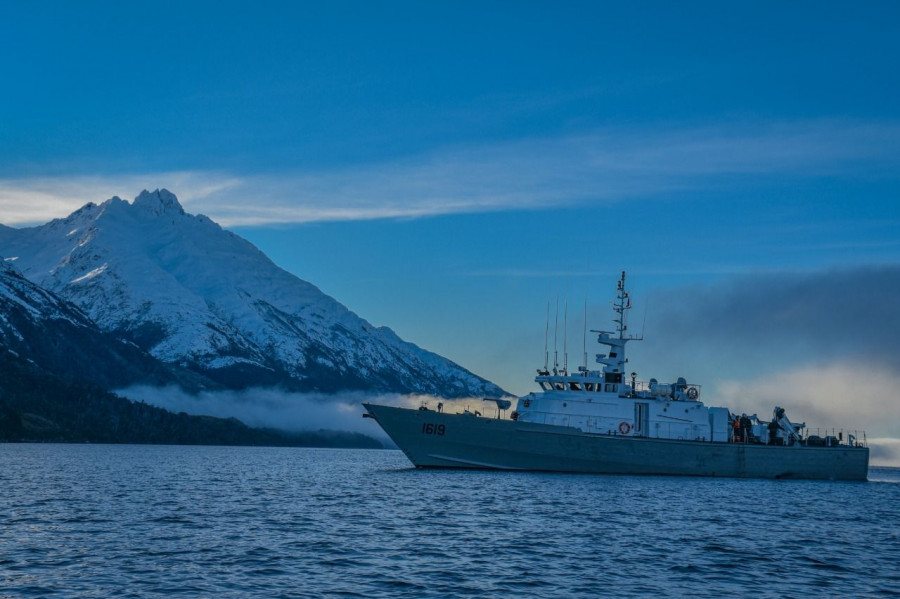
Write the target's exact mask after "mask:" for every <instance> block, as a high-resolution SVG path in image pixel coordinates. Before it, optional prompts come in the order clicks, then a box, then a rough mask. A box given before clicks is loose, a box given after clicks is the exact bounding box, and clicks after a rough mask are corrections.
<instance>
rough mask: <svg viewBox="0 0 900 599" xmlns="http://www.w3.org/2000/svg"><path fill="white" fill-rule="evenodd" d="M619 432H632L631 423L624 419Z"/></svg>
mask: <svg viewBox="0 0 900 599" xmlns="http://www.w3.org/2000/svg"><path fill="white" fill-rule="evenodd" d="M619 432H620V433H622V434H623V435H627V434H628V433H630V432H631V425H630V424H628V423H627V422H625V421H624V420H623V421H622V424H620V425H619Z"/></svg>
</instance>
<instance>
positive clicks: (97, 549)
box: [0, 445, 900, 598]
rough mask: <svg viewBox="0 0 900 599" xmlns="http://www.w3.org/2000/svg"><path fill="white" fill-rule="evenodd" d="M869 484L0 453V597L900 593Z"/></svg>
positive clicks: (898, 534)
mask: <svg viewBox="0 0 900 599" xmlns="http://www.w3.org/2000/svg"><path fill="white" fill-rule="evenodd" d="M870 479H871V480H870V482H867V483H845V482H812V481H809V482H806V481H756V480H728V479H690V478H668V477H636V476H594V475H562V474H533V473H503V472H465V471H417V470H414V469H412V468H411V467H410V464H409V462H407V461H406V458H405V457H404V456H403V454H401V453H400V452H397V451H375V450H330V449H329V450H325V449H321V450H320V449H283V448H278V449H274V448H246V447H234V448H230V447H159V446H156V447H154V446H115V445H0V596H2V597H19V596H67V597H69V596H71V597H106V596H114V597H154V596H160V597H161V596H167V597H168V596H185V597H188V596H189V597H197V596H201V597H203V596H206V597H245V596H258V597H321V596H348V597H396V596H410V597H447V596H463V597H511V596H516V597H551V596H552V597H589V596H634V597H638V596H640V597H643V596H650V595H667V596H687V595H690V596H693V597H717V598H718V597H725V596H730V597H804V596H820V597H836V596H853V597H865V596H879V597H880V596H898V595H900V471H897V470H892V469H874V468H873V469H872V471H871V472H870Z"/></svg>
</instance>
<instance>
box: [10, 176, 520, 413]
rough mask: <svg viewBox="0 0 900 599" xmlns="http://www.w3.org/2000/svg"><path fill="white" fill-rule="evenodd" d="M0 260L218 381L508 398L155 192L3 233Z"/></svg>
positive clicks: (103, 323) (164, 356)
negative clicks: (7, 259) (6, 258)
mask: <svg viewBox="0 0 900 599" xmlns="http://www.w3.org/2000/svg"><path fill="white" fill-rule="evenodd" d="M0 254H5V255H7V256H9V257H15V258H16V265H17V267H18V268H19V270H20V271H21V272H22V273H23V274H24V275H25V276H26V277H28V278H29V279H30V280H31V281H33V282H34V283H36V284H38V285H41V286H42V287H44V288H46V289H49V290H51V291H53V292H54V293H56V294H57V295H58V296H60V297H62V298H64V299H66V300H68V301H71V302H72V303H74V304H75V305H77V306H79V308H81V310H83V311H84V312H85V313H86V314H87V315H88V316H89V317H90V318H91V319H92V320H93V321H94V322H95V323H97V325H98V326H99V327H100V328H101V329H102V330H104V331H105V332H108V333H112V334H114V335H116V336H119V337H122V338H124V339H127V340H129V341H131V342H133V343H134V344H135V345H137V346H138V347H140V348H141V349H143V350H145V351H147V352H148V353H149V354H151V355H153V356H155V357H156V358H158V359H160V360H162V361H163V362H165V363H168V364H172V365H178V366H181V367H183V368H186V369H188V370H191V371H193V372H195V373H197V374H199V375H201V376H203V377H206V378H209V379H211V380H213V381H215V382H216V383H217V384H220V385H223V386H225V387H228V388H232V389H240V388H247V387H254V386H279V387H282V388H285V389H288V390H315V391H322V392H339V391H342V390H364V391H373V392H392V393H422V394H429V395H437V396H442V397H466V396H500V395H504V394H505V392H503V390H502V389H500V388H499V387H497V386H496V385H494V384H492V383H490V382H489V381H487V380H485V379H483V378H481V377H479V376H477V375H474V374H473V373H471V372H469V371H468V370H466V369H465V368H463V367H461V366H459V365H457V364H454V363H453V362H451V361H449V360H447V359H446V358H443V357H441V356H438V355H437V354H434V353H432V352H429V351H427V350H424V349H422V348H420V347H418V346H416V345H414V344H412V343H409V342H406V341H404V340H402V339H400V337H398V336H397V335H396V334H395V333H394V332H393V331H392V330H391V329H389V328H387V327H374V326H373V325H371V324H370V323H368V322H367V321H366V320H364V319H362V318H360V317H359V316H358V315H356V314H355V313H353V312H352V311H350V310H349V309H348V308H347V307H346V306H344V305H343V304H341V303H340V302H338V301H337V300H335V299H333V298H331V297H329V296H327V295H326V294H324V293H323V292H322V291H321V290H319V289H318V288H317V287H315V285H313V284H311V283H309V282H307V281H304V280H302V279H300V278H298V277H296V276H295V275H292V274H291V273H288V272H287V271H285V270H283V269H281V268H280V267H278V266H277V265H275V264H274V263H273V262H272V261H271V260H270V259H269V258H268V257H267V256H265V254H264V253H263V252H261V251H260V250H259V249H258V248H256V247H255V246H254V245H253V244H251V243H250V242H248V241H246V240H245V239H243V238H241V237H240V236H238V235H236V234H235V233H233V232H230V231H227V230H225V229H223V228H222V227H220V226H219V225H218V224H216V223H215V222H214V221H212V220H211V219H209V218H208V217H206V216H204V215H191V214H188V213H187V212H185V211H184V209H183V208H182V206H181V204H180V203H179V202H178V199H177V197H176V196H175V195H174V194H172V193H171V192H169V191H167V190H164V189H163V190H156V191H154V192H149V191H146V190H145V191H143V192H142V193H141V194H139V195H138V196H137V197H136V198H135V200H134V202H133V203H129V202H127V201H125V200H122V199H121V198H119V197H113V198H110V199H109V200H107V201H105V202H103V203H101V204H94V203H88V204H85V205H84V206H82V207H81V208H79V209H78V210H76V211H75V212H73V213H72V214H70V215H69V216H67V217H65V218H61V219H54V220H53V221H50V222H48V223H46V224H44V225H40V226H37V227H30V228H24V229H11V228H8V227H4V228H2V229H0Z"/></svg>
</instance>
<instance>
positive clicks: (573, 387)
mask: <svg viewBox="0 0 900 599" xmlns="http://www.w3.org/2000/svg"><path fill="white" fill-rule="evenodd" d="M569 389H571V390H572V391H581V385H579V384H578V383H569Z"/></svg>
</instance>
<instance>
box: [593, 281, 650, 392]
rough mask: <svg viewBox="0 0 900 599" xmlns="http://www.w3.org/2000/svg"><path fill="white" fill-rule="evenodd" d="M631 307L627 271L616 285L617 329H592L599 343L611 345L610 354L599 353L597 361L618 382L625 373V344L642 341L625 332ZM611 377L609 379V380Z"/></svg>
mask: <svg viewBox="0 0 900 599" xmlns="http://www.w3.org/2000/svg"><path fill="white" fill-rule="evenodd" d="M630 309H631V296H630V295H629V294H628V291H626V290H625V271H624V270H623V271H622V276H621V278H620V279H619V282H618V284H617V285H616V299H615V301H614V302H613V310H614V311H615V313H616V318H614V319H613V322H614V323H615V324H616V330H615V331H612V332H611V331H591V332H593V333H597V343H600V344H602V345H606V346H609V354H608V355H606V354H597V362H598V363H599V364H603V365H604V367H603V372H604V373H606V374H607V376H611V375H613V373H618V374H615V375H614V376H613V378H614V379H615V380H616V382H621V380H619V379H621V378H622V376H623V375H624V373H625V363H626V362H627V361H628V360H626V358H625V344H626V343H628V342H629V341H640V339H641V338H640V337H632V336H629V335H626V334H625V331H627V330H628V310H630ZM608 381H609V379H607V382H608Z"/></svg>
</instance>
